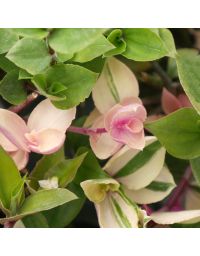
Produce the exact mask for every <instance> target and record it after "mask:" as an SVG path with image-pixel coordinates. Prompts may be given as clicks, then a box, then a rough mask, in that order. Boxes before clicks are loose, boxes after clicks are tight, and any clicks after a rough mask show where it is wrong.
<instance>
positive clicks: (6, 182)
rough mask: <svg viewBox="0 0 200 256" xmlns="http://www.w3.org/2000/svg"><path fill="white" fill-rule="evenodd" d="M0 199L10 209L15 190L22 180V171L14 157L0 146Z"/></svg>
mask: <svg viewBox="0 0 200 256" xmlns="http://www.w3.org/2000/svg"><path fill="white" fill-rule="evenodd" d="M0 163H1V164H0V201H1V202H2V204H3V206H4V207H5V208H6V209H10V204H11V196H12V193H13V191H14V190H15V189H16V187H17V186H18V185H19V183H20V182H21V181H22V178H21V176H20V173H19V171H18V169H17V167H16V165H15V163H14V161H13V160H12V158H11V157H10V156H9V155H8V154H7V153H6V152H5V151H4V150H3V148H2V147H0Z"/></svg>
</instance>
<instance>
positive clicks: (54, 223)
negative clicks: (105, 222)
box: [44, 182, 85, 228]
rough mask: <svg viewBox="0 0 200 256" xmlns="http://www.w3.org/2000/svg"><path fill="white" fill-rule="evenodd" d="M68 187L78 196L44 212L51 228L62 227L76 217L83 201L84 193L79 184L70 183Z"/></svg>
mask: <svg viewBox="0 0 200 256" xmlns="http://www.w3.org/2000/svg"><path fill="white" fill-rule="evenodd" d="M68 189H69V190H70V191H72V192H73V193H75V194H76V195H77V196H78V199H76V200H74V201H71V202H68V203H66V204H63V205H61V206H58V207H56V208H54V209H51V210H49V211H46V212H44V215H45V217H46V219H47V220H48V225H49V227H51V228H64V227H66V226H68V225H69V224H70V223H71V222H72V220H73V219H75V218H76V216H77V215H78V213H79V212H80V210H81V209H82V207H83V205H84V203H85V195H84V193H83V191H82V189H81V188H80V186H78V185H76V184H74V183H73V182H72V183H70V185H69V186H68Z"/></svg>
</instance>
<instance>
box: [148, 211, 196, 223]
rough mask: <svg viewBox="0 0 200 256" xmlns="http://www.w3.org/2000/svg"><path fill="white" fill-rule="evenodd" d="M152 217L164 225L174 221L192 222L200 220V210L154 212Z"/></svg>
mask: <svg viewBox="0 0 200 256" xmlns="http://www.w3.org/2000/svg"><path fill="white" fill-rule="evenodd" d="M150 217H151V219H152V220H153V221H154V222H156V223H158V224H162V225H165V224H166V225H170V224H174V223H184V224H191V223H197V222H199V221H200V210H190V211H179V212H154V213H152V214H151V216H150Z"/></svg>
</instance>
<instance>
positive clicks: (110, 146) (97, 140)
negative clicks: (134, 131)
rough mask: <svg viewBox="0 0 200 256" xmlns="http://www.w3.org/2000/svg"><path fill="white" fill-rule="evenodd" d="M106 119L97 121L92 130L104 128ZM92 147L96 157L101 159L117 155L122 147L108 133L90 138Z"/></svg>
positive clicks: (102, 118) (101, 118)
mask: <svg viewBox="0 0 200 256" xmlns="http://www.w3.org/2000/svg"><path fill="white" fill-rule="evenodd" d="M103 127H104V117H103V116H101V117H100V118H98V119H97V120H96V122H95V123H94V125H93V126H92V128H103ZM90 145H91V148H92V150H93V152H94V153H95V155H96V156H97V157H98V158H100V159H106V158H108V157H110V156H111V155H113V154H114V153H116V152H117V151H118V150H119V149H120V148H121V146H122V144H121V143H118V142H116V141H114V140H113V139H112V137H111V136H110V135H109V134H108V133H102V134H99V135H93V136H90Z"/></svg>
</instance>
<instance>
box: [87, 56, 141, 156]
mask: <svg viewBox="0 0 200 256" xmlns="http://www.w3.org/2000/svg"><path fill="white" fill-rule="evenodd" d="M138 96H139V85H138V81H137V78H136V76H135V75H134V73H133V72H132V70H130V69H129V68H128V67H127V66H126V65H125V64H124V63H122V62H120V61H119V60H117V59H115V58H108V59H107V60H106V62H105V65H104V68H103V71H102V73H101V75H100V77H99V79H98V80H97V82H96V84H95V86H94V88H93V91H92V97H93V101H94V104H95V107H96V109H95V110H94V111H93V112H92V113H91V114H90V115H89V117H88V119H87V121H86V124H87V126H91V127H92V128H94V129H96V128H104V129H105V131H106V132H105V133H101V134H96V135H91V136H90V145H91V147H92V150H93V152H94V153H95V155H96V156H97V157H98V158H100V159H106V158H108V157H110V156H112V155H113V154H115V153H116V152H117V151H118V150H119V149H120V148H121V147H122V146H123V145H125V144H126V145H128V146H129V147H130V148H134V149H140V150H141V149H143V148H144V144H145V143H144V128H143V122H144V120H145V118H146V110H145V108H144V107H143V105H142V102H141V100H140V99H139V97H138Z"/></svg>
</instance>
